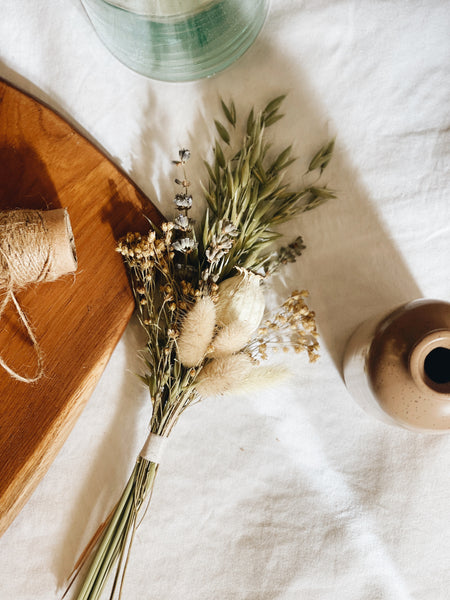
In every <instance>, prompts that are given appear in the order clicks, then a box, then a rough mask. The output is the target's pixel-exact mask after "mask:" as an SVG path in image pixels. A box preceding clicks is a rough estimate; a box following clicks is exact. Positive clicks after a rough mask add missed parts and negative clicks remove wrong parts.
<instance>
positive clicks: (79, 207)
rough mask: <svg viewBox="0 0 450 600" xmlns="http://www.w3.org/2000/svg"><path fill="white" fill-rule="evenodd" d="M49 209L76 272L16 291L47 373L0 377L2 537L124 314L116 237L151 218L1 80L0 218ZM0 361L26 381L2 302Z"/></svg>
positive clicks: (75, 138)
mask: <svg viewBox="0 0 450 600" xmlns="http://www.w3.org/2000/svg"><path fill="white" fill-rule="evenodd" d="M59 207H67V209H68V211H69V217H70V221H71V224H72V229H73V233H74V237H75V245H76V250H77V255H78V271H77V273H76V275H75V276H71V275H68V276H65V277H63V278H62V279H59V280H58V281H55V282H51V283H50V282H47V283H41V284H35V285H31V286H29V287H28V288H26V289H25V290H23V291H21V292H19V293H18V294H17V298H18V300H19V302H20V304H21V306H22V308H23V309H24V311H25V313H26V314H27V316H28V319H29V321H30V322H31V324H32V326H33V328H34V331H35V335H36V338H37V340H38V342H39V345H40V347H41V350H42V352H43V357H44V369H45V373H44V376H43V377H42V378H41V379H40V380H38V381H37V382H36V383H32V384H26V383H21V382H20V381H16V380H14V379H12V377H11V376H10V375H8V374H7V372H6V371H5V370H3V369H1V368H0V535H1V534H2V533H3V532H4V531H5V529H6V528H7V527H8V526H9V525H10V523H11V522H12V520H13V519H14V517H15V516H16V515H17V513H18V512H19V510H20V509H21V508H22V506H23V505H24V504H25V502H26V501H27V500H28V498H29V496H30V495H31V493H32V491H33V490H34V488H35V487H36V485H37V484H38V482H39V480H40V479H41V478H42V476H43V475H44V474H45V472H46V470H47V468H48V467H49V465H50V463H51V461H52V460H53V458H54V457H55V455H56V453H57V452H58V450H59V449H60V447H61V446H62V444H63V442H64V441H65V439H66V438H67V436H68V434H69V432H70V430H71V429H72V427H73V425H74V424H75V421H76V419H77V417H78V416H79V415H80V413H81V411H82V409H83V406H84V404H85V403H86V401H87V399H88V397H89V395H90V394H91V392H92V391H93V389H94V387H95V385H96V383H97V381H98V379H99V377H100V375H101V373H102V371H103V369H104V367H105V365H106V363H107V361H108V359H109V357H110V355H111V353H112V351H113V349H114V347H115V345H116V343H117V342H118V340H119V338H120V336H121V335H122V333H123V330H124V328H125V326H126V324H127V322H128V320H129V319H130V317H131V315H132V313H133V308H134V302H133V297H132V294H131V291H130V288H129V285H128V279H127V274H126V270H125V268H124V266H123V264H122V260H121V257H120V255H119V254H118V253H117V252H115V245H116V240H117V239H118V237H119V236H121V235H123V234H124V233H126V232H127V231H130V230H132V231H139V230H141V231H145V230H146V229H147V226H148V221H147V220H146V219H145V217H144V215H146V216H147V217H149V218H150V219H151V220H152V221H154V222H160V220H161V216H160V214H159V213H158V211H157V210H156V209H155V207H154V206H153V205H152V204H151V202H150V201H149V200H148V199H147V198H146V197H145V196H144V195H143V194H142V192H140V191H139V190H138V189H137V188H136V186H135V185H133V183H132V182H131V181H130V180H129V179H128V178H127V176H126V175H125V174H124V173H122V172H121V171H120V170H119V169H118V168H117V167H116V166H115V165H114V164H112V163H111V162H110V161H109V160H108V159H107V158H106V157H105V156H104V155H103V154H102V153H101V152H100V151H99V150H98V149H96V148H95V147H94V146H93V145H92V144H91V143H90V142H89V141H88V140H86V139H85V138H84V137H83V136H82V135H80V134H79V133H77V132H76V131H75V130H74V129H73V127H71V126H70V125H69V124H68V123H67V122H65V121H64V120H63V119H62V118H61V117H59V116H58V115H56V114H55V113H54V112H53V111H52V110H51V109H49V108H48V107H46V106H43V105H42V104H41V103H39V102H38V101H37V100H36V99H34V98H32V97H30V96H29V95H26V94H24V93H22V92H21V91H19V90H18V89H16V88H14V87H12V86H11V85H9V84H8V83H6V82H5V81H3V80H1V79H0V210H5V209H14V208H36V209H51V208H59ZM1 293H2V291H1V290H0V294H1ZM0 297H1V296H0ZM0 352H1V354H2V356H3V358H4V359H5V360H6V361H7V363H8V364H9V365H10V366H11V367H12V368H15V369H16V370H18V371H19V372H20V373H21V374H22V375H28V376H32V374H33V373H34V372H35V370H36V357H35V353H34V351H33V348H32V346H31V342H30V341H29V340H28V339H27V336H26V333H25V331H24V328H23V326H22V325H21V324H20V322H19V319H18V318H17V316H16V313H15V311H14V309H13V306H12V305H9V306H8V308H7V310H6V311H5V313H4V314H3V315H2V317H1V319H0Z"/></svg>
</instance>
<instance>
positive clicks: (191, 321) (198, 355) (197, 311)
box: [178, 296, 216, 367]
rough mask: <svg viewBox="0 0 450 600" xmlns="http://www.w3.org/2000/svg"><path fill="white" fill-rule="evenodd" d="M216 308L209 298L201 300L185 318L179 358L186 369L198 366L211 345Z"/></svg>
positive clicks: (179, 340) (205, 297) (179, 342)
mask: <svg viewBox="0 0 450 600" xmlns="http://www.w3.org/2000/svg"><path fill="white" fill-rule="evenodd" d="M215 324H216V307H215V305H214V302H213V301H212V300H211V298H210V297H209V296H204V297H203V298H199V299H198V300H197V302H196V303H195V304H194V306H193V308H192V309H191V310H190V311H189V312H188V313H187V315H186V317H185V318H184V321H183V324H182V328H181V333H180V337H179V338H178V356H179V358H180V360H181V362H182V364H183V365H184V366H185V367H196V366H198V365H199V364H200V363H201V362H202V360H203V359H204V357H205V354H206V352H207V350H208V347H209V344H210V343H211V340H212V337H213V334H214V327H215Z"/></svg>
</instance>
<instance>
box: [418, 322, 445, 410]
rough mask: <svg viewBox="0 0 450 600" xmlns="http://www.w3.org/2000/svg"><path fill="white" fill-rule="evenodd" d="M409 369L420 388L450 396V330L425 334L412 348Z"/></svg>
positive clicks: (426, 391) (427, 391) (424, 390)
mask: <svg viewBox="0 0 450 600" xmlns="http://www.w3.org/2000/svg"><path fill="white" fill-rule="evenodd" d="M409 369H410V372H411V376H412V378H413V379H414V382H415V383H416V385H417V386H418V388H419V389H420V390H421V391H422V392H425V393H428V394H430V393H432V394H433V395H435V394H436V395H438V396H442V398H443V399H444V397H445V396H446V397H447V398H448V395H449V394H450V330H448V329H443V330H436V331H433V332H431V333H428V334H427V335H425V336H424V337H423V338H422V339H421V340H419V341H418V342H417V343H416V344H415V345H414V347H413V348H412V350H411V353H410V355H409Z"/></svg>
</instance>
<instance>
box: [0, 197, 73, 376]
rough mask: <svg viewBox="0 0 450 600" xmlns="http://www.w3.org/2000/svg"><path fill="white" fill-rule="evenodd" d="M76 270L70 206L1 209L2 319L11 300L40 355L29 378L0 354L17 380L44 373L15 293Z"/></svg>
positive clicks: (3, 364)
mask: <svg viewBox="0 0 450 600" xmlns="http://www.w3.org/2000/svg"><path fill="white" fill-rule="evenodd" d="M76 269H77V256H76V251H75V243H74V239H73V234H72V228H71V226H70V220H69V214H68V212H67V209H65V208H59V209H56V210H49V211H41V210H25V209H24V210H12V211H3V212H0V289H4V290H5V294H4V296H3V299H2V300H1V302H0V319H1V317H2V314H3V312H4V310H5V308H6V306H7V305H8V303H9V302H12V303H13V304H14V307H15V309H16V311H17V313H18V315H19V318H20V320H21V321H22V323H23V325H24V327H25V329H26V331H27V334H28V336H29V338H30V340H31V342H32V344H33V347H34V350H35V352H36V358H37V369H36V373H35V375H33V376H32V377H26V376H23V375H20V374H19V373H18V372H17V371H16V370H14V369H12V368H11V367H9V366H8V365H7V364H6V362H5V361H4V359H3V358H2V356H1V355H0V366H1V367H3V368H4V369H5V370H6V371H7V372H8V373H9V374H10V375H11V377H13V378H14V379H17V380H18V381H23V382H24V383H32V382H34V381H37V380H38V379H39V378H40V377H42V374H43V372H44V368H43V360H42V352H41V349H40V347H39V344H38V342H37V340H36V337H35V335H34V333H33V329H32V327H31V325H30V323H29V322H28V319H27V317H26V315H25V313H24V311H23V310H22V308H21V306H20V304H19V302H18V300H17V298H16V295H15V292H17V291H18V290H20V289H22V288H24V287H26V286H28V285H29V284H31V283H38V282H40V281H54V280H55V279H58V277H60V276H61V275H65V274H66V273H73V272H75V271H76Z"/></svg>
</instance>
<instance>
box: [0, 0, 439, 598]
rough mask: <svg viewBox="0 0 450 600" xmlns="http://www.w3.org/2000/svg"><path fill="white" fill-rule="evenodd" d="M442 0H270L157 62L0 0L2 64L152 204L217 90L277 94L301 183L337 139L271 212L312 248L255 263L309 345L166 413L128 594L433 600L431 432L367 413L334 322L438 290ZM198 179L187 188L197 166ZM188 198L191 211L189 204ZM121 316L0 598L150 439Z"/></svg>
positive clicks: (121, 475) (131, 336)
mask: <svg viewBox="0 0 450 600" xmlns="http://www.w3.org/2000/svg"><path fill="white" fill-rule="evenodd" d="M449 26H450V2H449V1H448V0H444V1H442V0H428V1H427V2H422V1H419V0H411V1H410V2H396V1H394V0H384V1H381V0H371V1H369V0H362V1H356V0H342V1H340V2H335V1H334V0H320V1H318V0H304V1H302V2H297V1H294V0H274V1H273V2H272V5H271V9H270V13H269V15H268V18H267V21H266V23H265V25H264V28H263V30H262V32H261V34H260V36H259V37H258V39H257V41H256V42H255V44H254V45H253V46H252V47H251V48H250V50H249V51H248V52H247V53H246V54H245V55H244V56H243V57H242V58H241V59H240V60H239V61H238V62H237V63H235V64H234V65H232V66H231V67H230V68H228V69H227V70H226V71H224V72H223V73H220V74H218V75H217V76H215V77H213V78H211V79H207V80H202V81H197V82H193V83H185V84H169V83H162V82H157V81H152V80H150V79H147V78H145V77H142V76H141V75H138V74H136V73H134V72H132V71H131V70H128V69H127V68H126V67H124V66H123V65H122V64H121V63H119V62H118V61H117V60H116V59H115V58H114V57H113V56H111V54H110V53H109V52H108V51H107V50H106V49H105V48H104V46H103V45H102V44H101V42H100V41H99V40H98V38H97V37H96V34H95V32H94V31H93V28H92V26H91V24H90V22H89V20H88V18H87V16H86V14H85V12H84V10H83V8H82V6H81V4H80V3H79V2H78V0H64V1H60V2H43V1H35V2H30V1H27V0H14V1H12V0H9V1H6V2H3V3H2V15H1V19H0V76H2V77H4V78H6V79H7V80H9V81H10V82H12V83H14V84H16V85H17V86H19V87H21V88H22V89H24V90H25V91H28V92H31V93H33V94H34V95H35V96H37V97H38V98H40V99H41V100H43V101H45V102H46V103H47V104H49V105H50V106H51V107H52V108H54V109H56V110H57V111H58V112H59V113H60V114H62V115H63V116H64V117H65V118H67V119H68V120H69V121H70V122H71V123H72V124H74V125H75V126H76V127H77V128H78V129H79V130H80V131H82V132H84V133H85V134H86V135H87V136H88V137H89V139H91V140H92V141H93V142H94V143H96V144H97V145H98V146H100V147H101V148H103V149H104V150H105V152H106V153H107V154H108V155H109V156H110V157H112V159H113V160H114V161H115V162H116V163H117V164H119V165H120V166H121V167H123V168H124V169H125V171H126V172H127V173H129V175H130V176H131V177H132V179H133V180H134V181H135V182H136V183H137V184H138V185H139V186H140V187H141V188H142V189H143V190H144V192H145V193H146V194H147V195H148V196H149V197H150V198H152V199H153V201H154V202H155V203H156V204H157V205H158V206H159V207H160V208H161V210H162V211H163V212H165V213H166V214H167V215H170V214H173V213H172V211H173V208H172V199H171V198H172V195H173V183H172V179H173V166H172V165H171V164H170V161H171V159H173V158H175V157H176V155H177V151H178V149H179V148H180V147H188V148H190V149H191V152H192V155H193V158H192V161H191V163H190V165H189V168H190V177H191V179H192V180H194V181H195V184H194V192H196V199H197V201H198V202H200V198H201V194H200V186H199V185H197V181H196V180H197V177H198V178H201V177H204V176H205V172H204V169H203V167H202V159H203V158H204V157H207V156H209V155H210V149H211V146H212V144H213V140H214V130H213V119H214V118H217V117H218V116H220V104H219V98H220V97H223V98H224V99H225V100H228V99H231V98H232V99H234V101H235V103H236V105H237V107H238V108H239V110H240V111H241V112H247V110H248V109H249V108H250V107H251V106H252V105H254V106H256V107H262V106H263V105H264V103H265V102H267V101H268V100H270V99H271V98H272V97H274V96H275V95H278V94H280V93H287V94H288V96H287V98H286V101H285V103H284V113H285V115H286V116H285V118H284V119H283V120H282V121H280V122H279V123H278V124H277V125H276V127H275V128H274V130H273V137H274V146H275V147H276V146H278V147H282V146H283V145H287V144H289V143H293V150H294V154H295V155H296V156H299V157H300V158H299V161H298V162H297V163H296V164H295V165H294V166H293V168H292V179H293V181H294V183H295V182H300V181H301V178H302V173H303V172H304V170H305V166H306V165H307V162H308V159H309V158H310V157H311V156H312V154H313V153H314V152H315V151H316V150H317V149H318V148H319V147H320V145H322V144H323V143H324V142H325V141H327V140H328V139H330V137H333V136H336V151H335V156H334V158H333V160H332V163H331V164H330V167H329V169H327V172H326V177H325V180H326V181H328V182H329V185H330V187H332V188H334V189H336V190H337V191H338V196H339V199H338V200H332V201H330V202H328V203H327V204H325V205H323V206H322V207H320V208H319V209H317V210H314V211H312V212H310V213H307V214H305V215H303V216H300V217H299V218H297V219H295V221H294V222H292V223H290V224H289V225H288V226H285V228H284V231H285V233H286V236H287V239H292V238H293V237H295V236H296V235H298V234H300V233H301V234H302V235H303V237H304V240H305V243H306V245H307V249H306V250H305V251H304V253H303V256H301V257H300V258H299V260H298V261H297V263H295V264H292V265H288V266H287V267H286V269H285V270H284V272H283V276H282V277H280V278H278V279H276V280H274V289H273V294H274V295H275V297H276V299H277V300H279V301H281V300H282V299H283V298H284V297H285V296H286V295H287V294H288V293H289V292H290V291H291V290H292V289H295V288H308V289H309V290H310V292H311V298H310V300H311V305H312V306H313V308H314V310H315V311H316V313H317V319H318V323H319V328H320V332H321V336H322V356H321V359H320V361H319V362H318V363H316V364H314V365H309V364H308V363H307V360H306V358H305V357H302V356H299V357H297V356H295V357H293V358H289V361H290V364H291V365H292V366H293V369H294V373H295V374H294V375H293V377H292V379H291V380H290V381H289V382H286V383H284V384H283V385H281V386H280V387H279V388H278V389H277V390H272V391H270V390H268V391H267V392H264V393H260V394H259V395H258V396H255V397H253V398H246V399H242V398H238V397H233V398H228V399H221V400H211V401H207V402H204V403H201V404H199V405H197V406H196V407H193V408H192V409H191V410H189V411H187V412H186V413H185V414H183V416H182V418H181V419H180V422H179V423H178V425H177V426H176V428H175V430H174V432H173V434H172V435H171V437H170V440H169V443H168V445H167V448H166V451H165V453H164V457H163V459H162V463H161V465H160V467H159V473H158V476H157V481H156V487H155V492H154V495H153V498H152V503H151V508H150V510H149V512H148V514H147V516H146V518H145V520H144V522H143V524H142V525H141V527H140V528H139V530H138V532H137V535H136V539H135V543H134V548H133V551H132V555H131V558H130V563H129V567H128V572H127V578H126V582H125V586H124V591H123V600H135V599H136V598H145V599H152V600H181V599H182V600H211V599H213V598H214V599H216V598H217V599H221V600H222V599H223V600H244V599H245V600H297V599H299V598H301V599H305V600H340V599H344V598H345V600H431V599H432V600H446V599H447V598H448V597H449V596H448V594H449V592H448V590H449V589H450V569H449V564H450V525H449V506H450V479H449V476H448V474H449V471H450V435H442V436H433V435H420V434H415V433H410V432H407V431H405V430H402V429H397V428H394V427H389V426H387V425H384V424H382V423H379V422H377V421H375V420H374V419H373V418H371V417H369V416H367V415H366V414H365V413H363V412H362V410H361V409H360V408H359V407H358V405H357V404H356V403H355V402H354V400H353V399H352V398H351V397H350V395H349V394H348V392H347V390H346V388H345V386H344V383H343V381H342V378H341V373H340V370H341V367H340V365H341V360H342V353H343V349H344V346H345V341H346V339H347V337H348V336H349V334H350V333H351V331H352V330H353V328H354V327H355V326H356V325H357V324H358V323H360V322H361V321H362V320H363V319H365V318H367V317H370V316H373V315H374V314H376V313H378V312H381V311H382V310H384V309H386V308H389V307H391V306H395V305H397V304H398V303H400V302H402V301H403V300H409V299H411V298H414V297H418V296H424V297H428V298H442V299H449V298H450V277H449V264H450V254H449V238H450V213H449V201H448V194H449V184H450V173H449V166H448V165H449V158H450V156H449V151H450V143H449V123H448V120H449V108H448V107H449V99H450V98H449V95H450V94H449V91H450V73H449V71H450V60H449V59H450V38H449V35H448V34H449ZM196 186H197V187H196ZM195 210H196V211H197V214H200V208H199V206H197V208H196V209H195ZM141 344H142V338H141V336H140V332H139V328H138V325H137V323H136V322H135V321H134V320H133V321H132V322H131V323H130V325H129V327H128V328H127V330H126V332H125V334H124V336H123V338H122V340H121V341H120V343H119V344H118V346H117V348H116V350H115V352H114V353H113V356H112V358H111V360H110V362H109V364H108V365H107V367H106V370H105V372H104V374H103V376H102V378H101V380H100V382H99V384H98V386H97V388H96V390H95V392H94V393H93V395H92V397H91V398H90V400H89V402H88V404H87V406H86V408H85V410H84V412H83V414H82V415H81V417H80V419H79V421H78V422H77V424H76V425H75V428H74V429H73V431H72V433H71V435H70V436H69V438H68V440H67V442H66V443H65V445H64V447H63V448H62V450H61V452H60V453H59V454H58V456H57V458H56V460H55V461H54V463H53V464H52V466H51V468H50V469H49V471H48V472H47V474H46V475H45V477H44V478H43V480H42V482H41V483H40V485H39V486H38V488H37V489H36V491H35V493H34V494H33V496H32V497H31V499H30V500H29V502H28V503H27V505H26V506H25V508H24V509H23V510H22V512H21V513H20V514H19V516H18V517H17V518H16V520H15V521H14V523H13V524H12V525H11V527H10V528H9V529H8V531H7V532H6V533H5V534H4V535H3V537H2V538H1V539H0V598H1V599H2V600H13V599H14V600H30V599H31V598H32V599H33V600H44V599H45V600H50V599H57V598H60V596H61V592H62V590H63V588H64V579H65V577H66V576H67V575H68V573H69V572H70V570H71V568H72V566H73V564H74V561H75V560H76V558H77V556H78V554H79V553H80V552H81V550H82V549H83V547H84V546H85V544H86V543H87V541H88V540H89V539H90V536H91V535H92V533H93V531H94V530H95V529H96V527H97V525H98V524H99V522H100V521H101V520H102V518H104V516H105V515H106V514H107V513H108V511H109V510H110V508H111V507H112V505H113V504H114V503H115V501H116V499H117V497H118V495H119V494H120V492H121V490H122V487H123V486H124V484H125V481H126V479H127V477H128V475H129V472H130V471H131V468H132V465H133V462H134V458H135V456H136V455H137V453H138V452H139V448H140V446H141V445H142V442H143V440H144V439H145V433H146V432H145V428H146V425H147V421H148V416H149V399H148V396H147V393H146V390H145V389H144V388H143V387H142V386H141V384H140V383H139V381H138V380H137V378H136V377H135V375H134V374H133V373H134V372H135V371H137V370H138V368H139V364H140V363H139V361H138V359H137V356H136V352H137V350H138V349H139V348H140V345H141Z"/></svg>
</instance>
